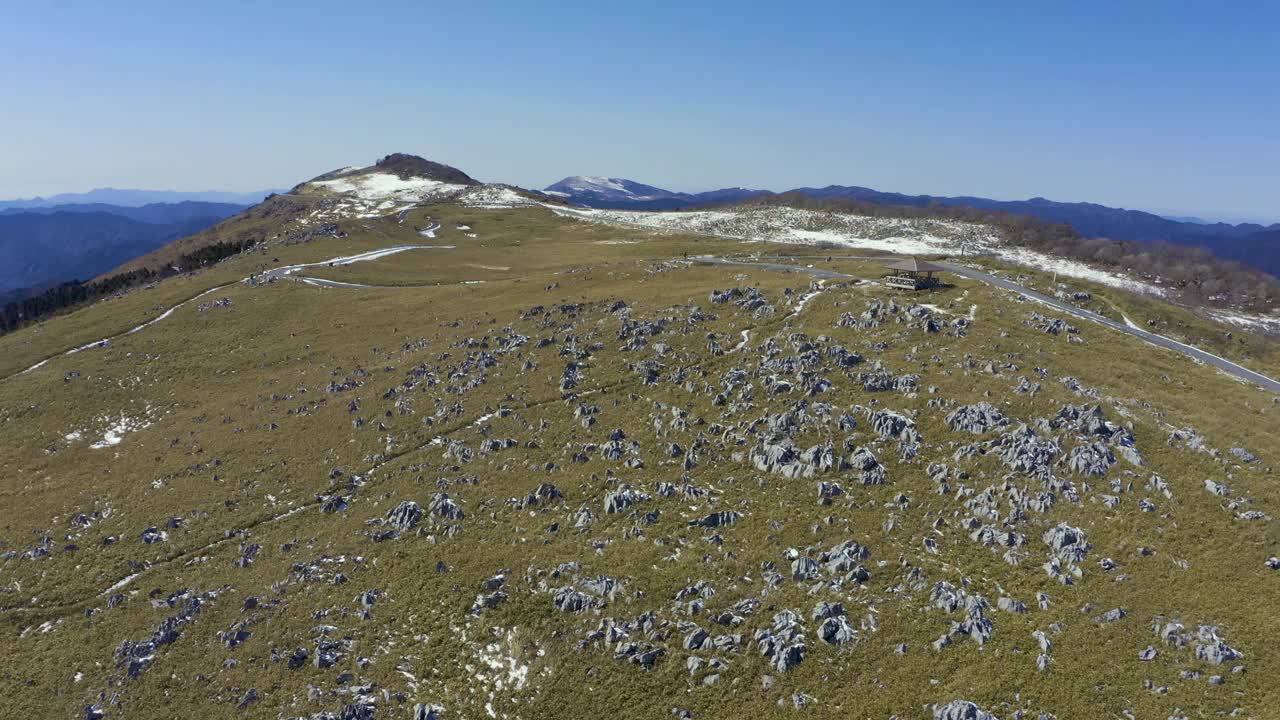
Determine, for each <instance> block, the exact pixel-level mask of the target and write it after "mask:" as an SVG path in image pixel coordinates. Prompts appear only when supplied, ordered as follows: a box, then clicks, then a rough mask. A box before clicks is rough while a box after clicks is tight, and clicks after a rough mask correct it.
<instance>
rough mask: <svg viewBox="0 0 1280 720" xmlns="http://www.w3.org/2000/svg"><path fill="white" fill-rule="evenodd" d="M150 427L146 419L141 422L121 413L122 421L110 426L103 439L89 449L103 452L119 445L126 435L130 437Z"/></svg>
mask: <svg viewBox="0 0 1280 720" xmlns="http://www.w3.org/2000/svg"><path fill="white" fill-rule="evenodd" d="M98 419H99V420H100V421H101V420H107V421H109V418H105V417H103V418H98ZM148 427H151V423H150V422H148V421H147V420H145V419H142V420H139V419H137V418H131V417H128V416H126V415H124V414H123V413H121V415H120V419H119V420H116V421H115V422H114V423H112V424H111V425H110V426H108V427H107V429H106V430H105V431H104V432H103V434H102V439H101V440H99V441H98V442H96V443H94V444H92V445H90V446H89V447H90V448H93V449H94V450H101V449H103V448H107V447H111V446H113V445H119V444H120V441H121V440H123V439H124V436H125V435H128V434H129V433H131V432H137V431H138V430H142V429H144V428H148Z"/></svg>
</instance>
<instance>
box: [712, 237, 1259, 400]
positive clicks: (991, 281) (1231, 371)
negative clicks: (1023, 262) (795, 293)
mask: <svg viewBox="0 0 1280 720" xmlns="http://www.w3.org/2000/svg"><path fill="white" fill-rule="evenodd" d="M796 259H812V258H796ZM833 259H842V260H851V259H857V260H875V259H881V258H872V257H861V256H856V257H855V256H841V257H839V258H836V257H835V256H833ZM690 260H693V261H694V262H699V263H705V264H709V265H727V266H732V267H756V268H764V269H766V270H778V271H782V272H796V273H805V274H809V275H812V276H814V277H817V278H823V279H835V278H842V279H849V280H860V279H861V278H858V277H856V276H854V275H848V274H846V273H840V272H836V271H834V270H828V269H826V268H818V267H806V266H803V265H788V264H786V263H776V262H744V261H738V260H725V259H724V258H718V257H711V256H705V255H704V256H699V257H694V258H690ZM932 262H934V263H935V264H937V265H940V266H942V267H944V268H946V269H947V271H949V272H953V273H955V274H956V275H960V276H962V277H967V278H969V279H971V280H977V281H979V282H983V283H986V284H988V285H991V286H993V287H998V288H1002V289H1005V290H1011V291H1013V292H1016V293H1018V294H1019V295H1022V296H1023V297H1025V298H1027V299H1029V300H1034V301H1035V302H1038V303H1042V304H1044V305H1047V306H1049V307H1051V308H1053V309H1055V310H1057V311H1059V312H1063V313H1066V314H1068V315H1072V316H1075V317H1078V318H1080V319H1082V320H1089V321H1090V322H1095V323H1097V324H1099V325H1105V326H1106V327H1109V328H1111V329H1112V330H1115V331H1116V332H1122V333H1124V334H1126V335H1132V336H1133V337H1136V338H1139V339H1142V340H1145V341H1147V342H1149V343H1151V344H1152V345H1156V346H1159V347H1162V348H1165V349H1167V350H1172V351H1174V352H1176V353H1181V354H1183V355H1186V356H1187V357H1189V358H1192V359H1193V360H1198V361H1200V362H1202V363H1204V364H1206V365H1210V366H1212V367H1215V368H1217V369H1219V370H1221V371H1223V372H1225V373H1227V374H1228V375H1231V376H1232V377H1235V378H1238V379H1240V380H1244V381H1246V382H1251V383H1253V384H1255V385H1258V386H1259V387H1261V388H1263V389H1264V390H1268V391H1270V392H1273V393H1280V382H1276V381H1275V380H1272V379H1271V378H1269V377H1267V376H1266V375H1263V374H1261V373H1257V372H1254V371H1253V370H1250V369H1249V368H1247V367H1244V366H1242V365H1237V364H1235V363H1233V362H1231V361H1230V360H1227V359H1225V358H1221V357H1218V356H1217V355H1214V354H1212V353H1207V352H1205V351H1203V350H1201V349H1199V348H1197V347H1193V346H1191V345H1187V344H1185V343H1180V342H1178V341H1177V340H1173V339H1171V338H1167V337H1165V336H1163V335H1157V334H1155V333H1153V332H1147V331H1146V330H1143V329H1142V328H1138V327H1131V326H1129V325H1126V324H1124V323H1121V322H1116V321H1115V320H1111V319H1109V318H1106V317H1103V316H1102V315H1099V314H1098V313H1095V312H1091V311H1089V310H1084V309H1082V308H1078V307H1076V306H1075V305H1072V304H1071V303H1068V302H1063V301H1061V300H1058V299H1057V298H1053V297H1049V296H1048V295H1044V294H1041V293H1038V292H1036V291H1034V290H1030V289H1028V288H1026V287H1023V286H1022V285H1019V284H1018V283H1015V282H1012V281H1009V280H1005V279H1004V278H998V277H996V276H995V275H992V274H991V273H988V272H983V271H982V270H976V269H974V268H971V267H966V266H964V265H957V264H955V263H950V262H943V261H940V260H934V261H932Z"/></svg>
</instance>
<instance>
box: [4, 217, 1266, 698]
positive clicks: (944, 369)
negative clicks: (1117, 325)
mask: <svg viewBox="0 0 1280 720" xmlns="http://www.w3.org/2000/svg"><path fill="white" fill-rule="evenodd" d="M295 216H298V217H300V215H294V214H291V215H290V217H295ZM244 222H251V221H249V220H245V221H244ZM254 222H261V223H263V225H262V227H261V229H260V231H261V232H263V233H264V235H265V236H266V237H267V238H275V240H272V241H270V242H267V243H265V244H264V246H263V247H262V248H260V249H258V250H255V251H251V252H249V253H245V254H243V255H241V256H238V257H235V258H232V259H230V260H227V261H225V262H223V263H220V264H219V265H217V266H215V267H213V268H209V269H206V270H204V271H202V272H200V273H198V274H194V275H188V276H182V277H179V278H172V279H169V280H165V281H163V282H161V283H158V284H157V285H156V286H155V287H154V288H153V289H148V290H141V289H140V290H137V291H134V292H130V293H127V294H125V295H124V296H123V297H120V298H118V299H114V300H110V301H107V302H103V303H99V304H96V305H93V306H90V307H87V308H84V309H82V310H79V311H77V312H75V313H71V314H68V315H66V316H62V317H58V318H55V319H53V320H51V321H49V322H48V323H44V324H41V325H38V326H35V327H32V328H26V329H23V330H20V331H18V332H16V333H14V334H12V335H10V336H6V337H3V338H0V358H3V362H4V363H5V365H6V371H5V372H4V373H2V374H3V375H4V376H5V377H6V379H5V380H3V381H0V437H3V438H4V442H3V443H0V477H3V479H4V480H3V484H0V543H2V544H0V552H3V553H4V554H3V556H2V559H0V588H2V589H0V607H2V608H3V611H2V612H0V620H2V621H3V622H2V623H0V630H3V635H0V637H2V638H3V639H0V654H3V656H4V657H6V658H11V659H13V661H11V662H8V663H6V664H5V668H4V670H3V672H0V716H5V717H108V718H152V717H155V718H163V717H172V716H173V715H174V713H175V708H198V709H199V713H200V714H201V716H203V717H210V718H218V717H227V718H231V717H311V718H325V717H330V715H326V714H325V713H332V717H349V718H364V717H375V718H414V717H429V716H431V715H430V713H431V712H433V711H436V710H434V708H435V707H436V706H438V707H439V708H442V709H440V710H438V711H436V712H437V716H438V717H441V718H483V717H494V716H496V717H507V718H517V717H519V718H585V717H593V716H598V715H600V714H601V713H604V712H608V713H612V714H616V715H619V716H623V717H655V718H657V717H674V716H676V715H679V716H682V717H689V716H692V717H694V718H738V717H743V716H756V717H793V716H797V715H799V716H811V717H821V718H827V717H830V718H836V717H839V718H845V717H859V718H861V717H868V718H886V717H890V716H893V715H896V716H897V717H900V718H930V717H935V716H936V715H938V714H939V713H943V712H950V711H955V712H965V711H966V710H965V707H966V706H963V705H960V704H954V705H951V706H949V709H946V710H944V709H943V708H947V707H948V706H947V705H946V704H947V703H951V702H952V701H957V700H965V701H971V702H973V703H976V704H977V705H978V706H980V707H981V708H983V710H985V711H987V712H990V713H993V714H994V715H995V716H997V717H1000V718H1006V719H1007V718H1010V717H1019V716H1020V717H1032V718H1034V717H1037V716H1038V714H1040V713H1044V714H1047V715H1049V714H1051V715H1052V716H1056V717H1058V718H1063V719H1065V718H1076V717H1120V716H1124V715H1125V713H1131V714H1132V715H1133V716H1134V717H1159V718H1164V717H1169V716H1188V717H1195V716H1205V717H1208V716H1213V715H1215V714H1216V713H1231V712H1233V711H1236V712H1237V713H1238V714H1239V715H1240V716H1245V717H1259V718H1261V717H1267V716H1268V714H1269V713H1270V711H1271V709H1272V708H1274V707H1275V706H1276V703H1277V701H1280V697H1277V690H1276V688H1275V683H1274V682H1272V679H1273V678H1274V677H1276V676H1277V674H1280V653H1277V652H1276V651H1275V649H1274V647H1273V646H1274V639H1275V637H1276V636H1277V633H1278V632H1280V624H1278V621H1277V620H1276V617H1275V610H1274V602H1273V601H1274V598H1275V597H1277V595H1280V572H1277V571H1275V570H1272V569H1269V568H1268V567H1267V565H1266V564H1265V563H1266V560H1267V558H1268V557H1271V556H1274V555H1278V554H1280V533H1278V532H1277V530H1276V525H1275V523H1274V522H1273V520H1272V518H1273V517H1274V516H1275V515H1276V513H1277V503H1280V492H1278V491H1277V490H1276V488H1275V485H1274V480H1273V477H1274V476H1273V474H1272V472H1271V468H1272V467H1274V466H1275V464H1276V462H1277V461H1280V444H1278V443H1277V440H1276V437H1277V433H1278V432H1280V422H1277V415H1276V413H1277V412H1280V406H1277V404H1276V403H1275V399H1274V398H1272V397H1271V396H1269V395H1267V394H1265V393H1263V392H1262V391H1260V390H1259V389H1257V388H1255V387H1253V386H1249V385H1244V384H1241V383H1239V382H1237V381H1234V380H1232V379H1230V378H1228V377H1226V376H1224V375H1222V374H1221V373H1218V372H1216V371H1214V370H1211V369H1209V368H1206V367H1202V366H1199V365H1196V364H1194V363H1192V362H1191V361H1190V360H1187V359H1186V358H1184V357H1182V356H1181V355H1177V354H1175V353H1171V352H1167V351H1163V350H1159V349H1157V348H1154V347H1152V346H1149V345H1146V344H1145V343H1143V342H1141V341H1139V340H1137V339H1134V338H1131V337H1128V336H1124V335H1121V334H1119V333H1115V332H1113V331H1110V330H1107V329H1104V328H1101V327H1092V326H1089V325H1086V324H1082V323H1079V322H1074V323H1071V324H1074V325H1076V327H1075V332H1069V331H1066V330H1065V328H1060V326H1058V325H1057V324H1056V323H1054V322H1053V320H1054V319H1055V316H1053V314H1052V313H1051V312H1049V311H1047V310H1046V309H1045V308H1043V307H1039V306H1033V305H1031V304H1029V303H1023V302H1018V301H1016V300H1015V299H1014V298H1013V297H1012V296H1010V295H1009V294H1007V293H1004V292H997V291H995V290H993V289H991V288H988V287H987V286H985V285H982V284H979V283H974V282H970V281H967V280H963V279H961V280H957V281H956V282H955V284H954V286H953V287H949V288H946V289H942V290H938V291H933V292H930V293H927V294H923V295H919V296H907V295H904V294H901V293H899V292H897V291H892V290H889V289H888V288H886V287H884V286H881V285H879V284H877V283H874V282H864V283H854V282H839V283H837V282H828V283H826V284H824V285H822V286H814V285H811V282H810V279H809V278H808V277H807V276H805V275H801V274H793V273H780V272H773V271H767V270H763V269H750V268H726V267H716V266H707V265H700V264H694V263H691V262H687V261H686V260H685V257H686V255H688V256H697V255H703V254H710V255H725V254H729V253H740V252H742V251H743V250H744V245H743V244H742V243H741V242H738V241H736V240H729V239H716V238H708V237H697V236H689V235H682V234H677V233H662V234H657V233H653V232H651V231H647V230H643V229H637V228H618V227H611V226H608V225H601V224H589V223H581V222H575V221H573V220H571V219H566V218H563V217H559V216H557V215H555V214H554V213H552V212H550V211H548V210H546V209H542V208H516V209H476V208H467V207H462V206H460V205H458V204H456V203H444V204H438V205H430V206H425V207H419V208H416V209H412V210H410V211H408V212H407V213H403V214H399V215H392V216H389V217H383V218H356V219H351V220H347V221H343V222H340V225H341V227H342V230H343V232H344V233H345V236H343V237H335V236H333V235H332V234H316V235H311V236H306V237H304V236H302V235H293V234H292V233H296V232H298V231H297V230H293V229H288V230H286V229H284V228H282V227H279V226H269V224H268V219H267V218H258V219H257V220H256V221H254ZM290 222H293V221H292V220H290ZM434 226H438V228H437V229H435V230H431V231H430V236H428V235H426V234H422V233H424V231H426V229H429V228H432V227H434ZM289 237H293V238H294V240H292V241H290V242H283V241H282V240H283V239H284V238H289ZM407 244H418V245H428V246H433V247H431V248H429V249H417V250H406V251H403V252H399V253H396V254H394V255H387V256H385V257H382V258H380V259H377V260H372V261H369V262H364V263H354V264H348V265H335V266H333V267H329V266H327V265H321V266H318V267H309V268H303V269H301V270H298V271H296V272H295V273H293V274H292V275H290V276H288V277H286V278H285V279H280V280H276V281H274V282H269V283H244V282H239V280H240V279H242V278H245V277H249V276H251V275H257V276H261V275H262V273H264V272H266V271H268V270H270V269H272V268H280V267H285V266H291V265H297V264H302V263H314V262H321V261H324V260H327V259H330V258H337V257H348V256H351V255H354V254H357V253H360V252H365V251H368V250H373V249H377V248H388V247H395V246H401V245H407ZM745 249H751V250H756V251H761V252H765V253H768V252H794V251H795V248H794V247H791V248H778V247H773V246H769V245H767V244H760V243H757V244H751V245H749V246H746V248H745ZM839 267H840V268H841V269H842V270H843V271H844V272H847V273H849V274H852V275H856V276H862V277H867V278H874V277H876V276H877V275H878V274H879V271H878V269H877V267H876V266H875V265H873V264H869V263H860V262H855V261H844V262H843V263H840V264H839ZM302 277H308V278H324V279H329V280H335V281H339V282H343V283H353V284H368V285H390V286H395V287H384V288H357V287H340V288H332V287H315V286H312V285H309V284H307V283H305V282H300V281H298V278H302ZM223 285H225V287H221V286H223ZM215 287H220V289H218V290H217V291H215V292H213V293H209V294H207V295H205V296H203V297H200V298H198V299H197V300H194V301H192V302H190V303H188V304H186V305H183V306H182V307H180V308H178V309H177V310H175V311H173V312H172V313H171V314H169V315H167V316H164V317H163V319H162V320H160V321H159V322H156V323H155V324H154V325H151V326H149V327H147V328H145V329H143V330H141V331H139V332H137V333H134V334H130V335H125V336H123V337H118V338H116V339H114V340H112V342H111V343H110V344H109V345H108V346H107V347H103V348H93V349H89V350H85V351H83V352H79V353H76V354H72V355H67V356H56V357H53V358H52V359H50V360H49V362H48V363H46V364H45V365H43V366H41V367H39V368H37V369H36V370H34V371H32V372H28V373H25V374H17V375H13V374H12V373H14V372H16V371H20V370H22V369H23V368H25V367H27V366H29V365H31V364H32V363H34V362H36V361H38V360H41V359H44V358H46V357H50V356H52V355H54V354H55V352H58V351H60V350H63V349H66V348H67V347H72V346H75V345H76V344H77V343H81V344H82V343H83V342H89V341H92V340H94V339H97V338H99V337H105V336H111V335H116V334H117V333H119V332H123V331H125V330H127V329H129V328H131V327H134V326H135V325H137V324H139V323H141V322H143V321H146V320H149V319H154V318H157V317H160V316H161V315H162V314H163V313H164V312H165V310H166V309H167V308H169V307H172V305H174V304H176V303H177V302H179V301H181V300H185V299H187V298H190V297H193V296H195V295H197V294H199V293H201V292H204V291H206V290H208V289H209V288H215ZM735 288H736V289H737V290H732V289H735ZM726 290H732V291H731V292H724V291H726ZM1117 297H1118V296H1117ZM1046 329H1061V330H1063V332H1061V333H1060V334H1051V333H1049V332H1046V331H1045V330H1046ZM984 403H986V404H988V405H984ZM1235 448H1239V449H1240V452H1238V453H1237V452H1233V451H1232V450H1233V449H1235ZM944 466H945V467H944ZM836 486H838V488H839V490H836ZM837 605H838V606H837ZM1117 610H1119V611H1120V612H1117ZM928 705H937V706H939V707H938V708H928V707H926V706H928ZM86 708H87V709H86ZM797 708H800V709H799V710H797ZM673 711H675V712H676V715H673V714H672V713H673ZM1019 712H1021V713H1023V714H1022V715H1017V713H1019ZM685 713H687V714H685ZM1047 715H1046V716H1047ZM956 717H977V715H956Z"/></svg>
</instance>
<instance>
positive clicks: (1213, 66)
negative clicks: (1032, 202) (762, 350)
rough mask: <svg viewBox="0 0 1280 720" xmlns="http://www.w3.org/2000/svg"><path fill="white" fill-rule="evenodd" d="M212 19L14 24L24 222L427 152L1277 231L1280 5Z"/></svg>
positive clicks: (112, 16) (36, 11) (6, 166)
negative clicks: (67, 205)
mask: <svg viewBox="0 0 1280 720" xmlns="http://www.w3.org/2000/svg"><path fill="white" fill-rule="evenodd" d="M186 5H191V7H184V6H186ZM195 5H196V4H188V3H173V2H164V3H160V2H156V3H141V2H113V3H101V2H93V3H88V2H84V3H81V2H54V1H51V2H42V3H23V4H21V5H18V4H13V5H11V6H9V7H8V8H6V10H5V13H4V17H3V18H2V20H3V22H0V48H4V52H3V53H2V54H0V97H2V98H4V99H5V105H6V106H7V107H6V111H5V112H3V113H0V138H3V139H2V140H0V150H2V153H0V158H3V161H2V162H0V198H8V197H18V196H30V195H35V194H52V193H56V192H64V191H79V190H85V189H88V188H90V187H97V186H104V185H111V186H116V187H144V188H163V189H179V190H203V189H215V188H216V189H226V190H249V189H256V188H262V187H281V186H286V187H287V186H289V185H292V184H294V183H296V182H299V181H301V180H304V179H307V178H308V177H311V176H314V175H316V174H319V173H321V172H324V171H326V170H329V169H333V168H335V167H340V166H344V165H351V164H369V163H371V162H373V160H375V159H376V158H377V157H379V156H381V155H384V154H386V153H388V152H395V151H403V152H412V153H416V154H420V155H423V156H426V157H429V158H431V159H435V160H439V161H442V162H447V163H450V164H453V165H457V166H459V167H461V168H462V169H464V170H466V171H467V172H469V173H471V174H472V175H475V176H477V177H479V178H480V179H483V180H495V181H504V182H512V183H516V184H519V185H524V186H529V187H542V186H545V185H547V184H549V183H551V182H553V181H555V180H558V179H559V178H560V177H562V176H565V175H573V174H594V175H613V176H621V177H628V178H631V179H634V180H639V181H642V182H648V183H651V184H655V185H660V186H664V187H669V188H672V189H676V190H702V189H710V188H714V187H720V186H727V185H744V186H750V187H765V188H769V189H775V190H776V189H786V188H789V187H795V186H799V185H827V184H833V183H835V184H847V185H866V186H869V187H874V188H877V189H881V190H893V191H900V192H911V193H932V194H949V195H951V194H972V195H983V196H990V197H997V198H1005V199H1011V198H1026V197H1032V196H1036V195H1040V196H1045V197H1049V198H1053V199H1056V200H1069V201H1076V200H1088V201H1095V202H1101V203H1105V204H1110V205H1119V206H1124V207H1134V208H1142V209H1150V210H1155V211H1159V212H1166V213H1180V214H1201V215H1204V216H1209V217H1214V218H1217V217H1225V218H1232V219H1235V218H1255V219H1266V220H1280V130H1278V128H1280V9H1277V4H1275V3H1261V2H1259V3H1244V2H1242V3H1216V4H1210V3H1195V4H1192V3H1180V2H1162V3H1141V2H1124V3H1114V2H1108V3H1094V2H1077V3H1070V4H1062V5H1063V6H1064V7H1062V8H1057V9H1052V10H1048V9H1046V8H1045V6H1044V4H1043V3H1026V2H1009V3H1004V2H992V3H979V4H974V3H951V2H948V3H913V4H907V3H883V2H874V3H865V4H863V3H853V2H839V3H826V2H810V3H770V4H768V5H769V6H768V7H760V8H756V7H752V6H751V5H750V4H748V3H741V2H738V3H716V4H714V5H712V4H709V3H708V4H704V3H690V2H681V3H667V2H660V1H659V2H648V3H632V4H620V3H602V2H598V0H597V2H593V3H571V2H557V3H530V2H527V1H526V2H519V3H515V2H503V1H501V0H490V1H489V2H486V3H460V2H451V3H429V2H381V3H352V2H349V1H347V2H325V1H324V0H312V1H311V2H307V3H299V4H296V5H290V4H289V3H286V2H280V3H261V2H254V3H248V2H235V1H227V2H219V3H200V4H199V7H195ZM975 5H977V6H976V7H975Z"/></svg>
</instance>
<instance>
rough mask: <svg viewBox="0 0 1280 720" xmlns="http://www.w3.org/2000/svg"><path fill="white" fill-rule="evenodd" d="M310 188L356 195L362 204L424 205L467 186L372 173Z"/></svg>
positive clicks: (326, 181) (345, 177) (316, 184)
mask: <svg viewBox="0 0 1280 720" xmlns="http://www.w3.org/2000/svg"><path fill="white" fill-rule="evenodd" d="M308 185H310V186H312V187H317V188H323V189H325V190H329V191H331V192H338V193H352V194H354V195H355V196H356V197H357V198H359V199H361V200H393V201H397V202H422V201H424V200H427V199H431V198H434V197H437V196H441V195H450V194H453V193H457V192H461V191H462V190H464V189H465V188H466V186H465V185H450V184H449V183H443V182H440V181H439V180H429V179H427V178H408V179H401V178H399V177H396V176H395V175H392V174H390V173H368V174H365V175H353V176H344V177H340V178H335V179H333V180H317V181H314V182H311V183H308Z"/></svg>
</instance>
